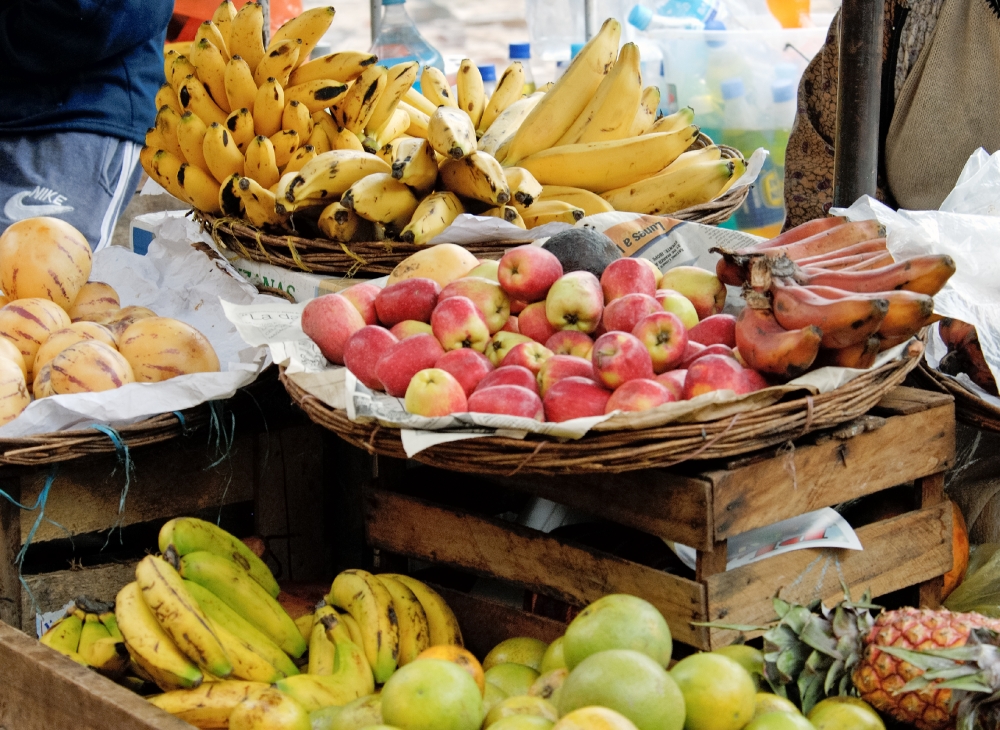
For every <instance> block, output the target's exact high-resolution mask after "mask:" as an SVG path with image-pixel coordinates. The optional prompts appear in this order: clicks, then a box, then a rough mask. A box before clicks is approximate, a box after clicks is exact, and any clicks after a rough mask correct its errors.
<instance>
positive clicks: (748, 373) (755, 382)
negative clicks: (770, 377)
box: [743, 367, 771, 393]
mask: <svg viewBox="0 0 1000 730" xmlns="http://www.w3.org/2000/svg"><path fill="white" fill-rule="evenodd" d="M743 379H744V380H745V381H746V389H745V390H744V391H743V392H744V393H753V392H754V391H755V390H764V388H770V387H771V384H770V383H769V382H767V379H766V378H765V377H764V376H763V375H761V374H760V373H758V372H757V371H756V370H754V369H752V368H747V367H744V368H743Z"/></svg>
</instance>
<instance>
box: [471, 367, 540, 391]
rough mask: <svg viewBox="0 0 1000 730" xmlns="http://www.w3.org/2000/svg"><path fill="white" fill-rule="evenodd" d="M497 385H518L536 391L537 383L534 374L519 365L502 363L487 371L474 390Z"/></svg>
mask: <svg viewBox="0 0 1000 730" xmlns="http://www.w3.org/2000/svg"><path fill="white" fill-rule="evenodd" d="M497 385H520V386H521V387H522V388H527V389H528V390H530V391H532V392H535V393H537V392H538V383H537V382H536V380H535V374H534V373H533V372H531V371H530V370H528V368H526V367H523V366H521V365H504V366H503V367H499V368H497V369H496V370H494V371H493V372H492V373H487V374H486V376H485V377H484V378H483V379H482V380H480V381H479V385H477V386H476V390H486V388H492V387H494V386H497ZM473 392H475V391H473Z"/></svg>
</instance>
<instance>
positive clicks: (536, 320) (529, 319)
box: [517, 302, 559, 345]
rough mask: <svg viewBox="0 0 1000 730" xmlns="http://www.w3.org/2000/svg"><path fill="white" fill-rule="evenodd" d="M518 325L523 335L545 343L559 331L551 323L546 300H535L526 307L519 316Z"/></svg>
mask: <svg viewBox="0 0 1000 730" xmlns="http://www.w3.org/2000/svg"><path fill="white" fill-rule="evenodd" d="M517 326H518V331H519V332H520V333H521V334H522V335H527V336H528V337H530V338H531V339H533V340H534V341H535V342H539V343H541V344H543V345H544V344H545V343H546V342H548V340H549V338H550V337H552V335H554V334H555V333H556V332H558V331H559V330H557V329H556V328H555V327H553V326H552V325H551V324H549V318H548V317H547V316H546V315H545V302H535V303H534V304H529V305H528V306H527V307H525V308H524V311H522V312H521V313H520V314H519V315H518V316H517Z"/></svg>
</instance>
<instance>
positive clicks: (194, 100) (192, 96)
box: [177, 75, 227, 124]
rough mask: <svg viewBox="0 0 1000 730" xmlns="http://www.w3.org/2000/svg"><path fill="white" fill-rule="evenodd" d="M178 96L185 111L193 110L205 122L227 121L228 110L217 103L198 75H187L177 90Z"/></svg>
mask: <svg viewBox="0 0 1000 730" xmlns="http://www.w3.org/2000/svg"><path fill="white" fill-rule="evenodd" d="M177 98H178V99H179V100H180V102H181V107H182V108H183V109H184V111H191V112H194V113H195V114H197V115H198V116H199V117H201V121H203V122H205V124H211V123H212V122H219V123H220V124H222V123H223V122H224V121H226V116H227V114H226V112H224V111H222V108H221V107H220V106H219V105H218V104H216V103H215V102H214V101H213V100H212V97H211V95H210V94H209V93H208V91H207V90H206V89H205V86H204V84H202V83H201V81H199V80H198V78H197V77H196V76H193V75H192V76H186V77H185V78H184V81H182V82H181V85H180V88H179V89H178V90H177Z"/></svg>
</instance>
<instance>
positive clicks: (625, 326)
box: [601, 259, 663, 332]
mask: <svg viewBox="0 0 1000 730" xmlns="http://www.w3.org/2000/svg"><path fill="white" fill-rule="evenodd" d="M618 260H619V261H631V259H618ZM615 263H617V262H615ZM662 311H663V307H662V306H660V303H659V302H658V301H656V300H655V299H653V297H651V296H649V295H648V294H625V295H624V296H621V297H618V298H617V299H613V300H612V301H611V303H610V304H607V305H606V306H605V307H604V318H603V319H602V320H601V323H602V324H603V325H604V328H605V329H606V330H607V331H608V332H631V331H632V330H634V329H635V326H636V325H637V324H638V323H639V320H640V319H642V318H643V317H645V316H646V315H647V314H653V313H654V312H662Z"/></svg>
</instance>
